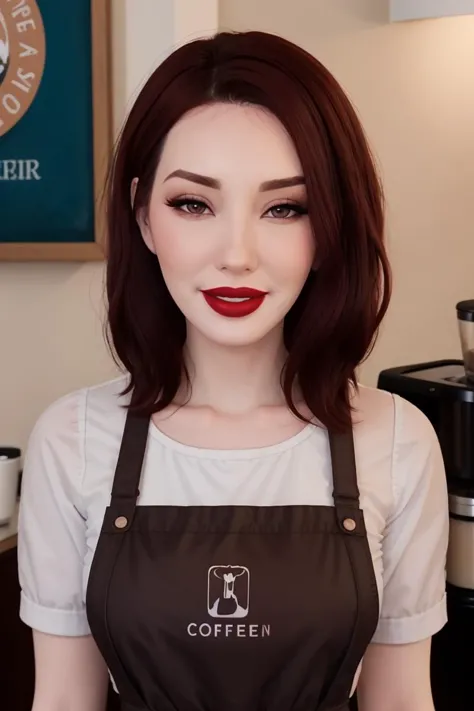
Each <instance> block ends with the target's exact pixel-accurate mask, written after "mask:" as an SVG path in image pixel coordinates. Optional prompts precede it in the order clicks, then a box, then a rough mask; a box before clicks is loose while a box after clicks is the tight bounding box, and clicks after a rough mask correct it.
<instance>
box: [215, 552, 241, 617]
mask: <svg viewBox="0 0 474 711" xmlns="http://www.w3.org/2000/svg"><path fill="white" fill-rule="evenodd" d="M249 593H250V572H249V569H248V568H244V567H243V566H237V565H226V566H224V565H213V566H211V567H210V568H209V572H208V575H207V611H208V613H209V614H210V616H211V617H247V615H248V613H249Z"/></svg>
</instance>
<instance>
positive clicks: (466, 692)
mask: <svg viewBox="0 0 474 711" xmlns="http://www.w3.org/2000/svg"><path fill="white" fill-rule="evenodd" d="M456 308H457V315H458V321H459V330H460V336H461V347H462V352H463V360H441V361H434V362H431V363H419V364H416V365H408V366H402V367H397V368H390V369H388V370H384V371H382V372H381V373H380V375H379V379H378V387H379V388H380V389H382V390H387V391H389V392H391V393H396V394H398V395H400V396H401V397H403V398H405V399H406V400H409V401H410V402H411V403H413V404H414V405H415V406H416V407H418V408H419V409H420V410H422V412H424V414H425V415H426V416H427V417H428V419H429V420H430V421H431V423H432V425H433V427H434V429H435V430H436V433H437V435H438V439H439V441H440V445H441V450H442V452H443V458H444V463H445V468H446V476H447V481H448V491H449V510H450V540H449V551H448V565H447V586H446V587H447V600H448V618H449V621H448V624H447V625H446V627H445V628H444V629H443V630H442V631H441V632H439V633H438V634H437V635H435V636H434V638H433V648H432V659H431V678H432V688H433V697H434V702H435V708H436V711H473V709H474V299H473V300H471V301H463V302H460V303H459V304H457V307H456Z"/></svg>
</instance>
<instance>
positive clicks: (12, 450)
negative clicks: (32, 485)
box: [0, 447, 21, 526]
mask: <svg viewBox="0 0 474 711" xmlns="http://www.w3.org/2000/svg"><path fill="white" fill-rule="evenodd" d="M20 458H21V451H20V450H19V449H18V448H17V447H0V526H3V525H5V524H8V523H10V520H11V518H12V517H13V514H14V513H15V506H16V499H17V493H18V478H19V475H20Z"/></svg>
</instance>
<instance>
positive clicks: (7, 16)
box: [0, 0, 46, 136]
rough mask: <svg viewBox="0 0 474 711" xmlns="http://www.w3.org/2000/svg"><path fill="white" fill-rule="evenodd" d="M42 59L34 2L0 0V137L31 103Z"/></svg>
mask: <svg viewBox="0 0 474 711" xmlns="http://www.w3.org/2000/svg"><path fill="white" fill-rule="evenodd" d="M45 60H46V40H45V33H44V27H43V21H42V19H41V13H40V11H39V8H38V6H37V3H36V2H35V0H14V1H13V2H10V0H0V136H3V135H4V134H5V133H7V131H9V130H10V129H11V128H13V126H15V124H17V123H18V121H20V120H21V119H22V118H23V116H24V115H25V114H26V112H27V111H28V109H29V108H30V106H31V104H32V103H33V99H34V98H35V96H36V92H37V91H38V89H39V86H40V84H41V79H42V76H43V70H44V65H45Z"/></svg>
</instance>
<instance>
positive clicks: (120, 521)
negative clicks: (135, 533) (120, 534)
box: [114, 516, 128, 528]
mask: <svg viewBox="0 0 474 711" xmlns="http://www.w3.org/2000/svg"><path fill="white" fill-rule="evenodd" d="M127 525H128V518H127V517H126V516H117V518H116V519H115V521H114V526H115V528H125V527H126V526H127Z"/></svg>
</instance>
